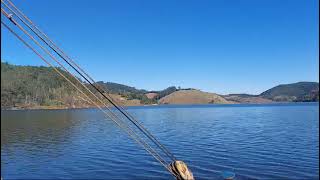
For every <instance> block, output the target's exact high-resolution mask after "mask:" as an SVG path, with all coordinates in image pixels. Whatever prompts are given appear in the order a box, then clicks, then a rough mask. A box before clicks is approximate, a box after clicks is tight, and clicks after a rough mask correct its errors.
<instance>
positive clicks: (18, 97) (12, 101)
mask: <svg viewBox="0 0 320 180" xmlns="http://www.w3.org/2000/svg"><path fill="white" fill-rule="evenodd" d="M58 69H59V68H58ZM59 71H60V72H62V73H63V74H64V75H65V76H66V77H68V78H69V79H72V78H71V76H70V75H69V74H68V73H67V72H65V71H62V70H61V69H59ZM74 82H76V81H75V80H74ZM97 84H98V85H99V87H101V88H103V89H104V90H105V91H106V92H108V93H110V94H111V95H112V97H113V98H114V99H115V100H118V101H120V103H121V104H123V105H142V104H156V103H157V101H158V100H159V99H160V98H162V97H164V96H166V95H168V94H170V93H172V92H174V91H176V90H177V89H176V88H175V87H169V88H167V89H165V90H162V91H153V92H154V93H156V94H157V97H155V98H148V97H147V96H146V94H147V93H148V91H147V90H143V89H136V88H134V87H130V86H126V85H122V84H117V83H112V82H106V83H104V82H102V81H99V82H97ZM88 106H90V103H88V102H87V101H85V100H84V96H83V95H81V94H80V93H79V92H78V91H76V89H75V88H74V87H72V85H70V84H69V83H68V82H67V81H66V80H65V79H63V78H62V77H61V76H60V75H58V74H57V73H56V71H55V70H54V69H53V68H50V67H44V66H40V67H39V66H18V65H11V64H8V63H4V62H1V108H2V109H7V108H13V107H16V108H74V107H88Z"/></svg>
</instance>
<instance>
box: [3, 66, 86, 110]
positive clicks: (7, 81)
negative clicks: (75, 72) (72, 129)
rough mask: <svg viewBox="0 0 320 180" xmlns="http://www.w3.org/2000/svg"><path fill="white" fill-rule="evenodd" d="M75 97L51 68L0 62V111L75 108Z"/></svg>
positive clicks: (77, 102) (78, 100)
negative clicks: (52, 107) (23, 108)
mask: <svg viewBox="0 0 320 180" xmlns="http://www.w3.org/2000/svg"><path fill="white" fill-rule="evenodd" d="M60 72H62V73H63V74H64V75H65V76H67V77H70V75H69V74H67V73H66V72H64V71H61V70H60ZM77 96H78V94H77V93H75V89H74V88H73V87H72V86H71V85H69V83H68V82H67V81H66V80H64V79H63V78H62V77H61V76H59V75H58V74H57V73H56V72H55V70H54V69H53V68H50V67H43V66H40V67H35V66H16V65H11V64H8V63H3V62H1V108H9V107H25V108H28V107H37V106H64V105H65V106H79V105H81V104H80V103H81V102H80V101H81V100H80V99H78V98H77Z"/></svg>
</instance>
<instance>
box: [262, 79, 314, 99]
mask: <svg viewBox="0 0 320 180" xmlns="http://www.w3.org/2000/svg"><path fill="white" fill-rule="evenodd" d="M259 96H260V97H263V98H267V99H271V100H273V101H289V102H301V101H303V102H308V101H319V83H317V82H297V83H292V84H281V85H278V86H276V87H273V88H271V89H269V90H267V91H265V92H263V93H261V94H260V95H259Z"/></svg>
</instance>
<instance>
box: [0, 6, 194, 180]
mask: <svg viewBox="0 0 320 180" xmlns="http://www.w3.org/2000/svg"><path fill="white" fill-rule="evenodd" d="M7 2H8V4H10V5H8V4H6V3H5V2H4V0H1V4H3V5H4V6H5V7H6V8H7V9H8V10H9V13H7V12H6V11H5V10H4V8H2V7H1V13H2V14H3V15H4V16H5V17H7V18H8V19H9V20H10V21H11V22H12V23H13V24H14V25H15V26H17V27H18V28H19V29H20V30H21V31H22V32H23V34H25V35H27V36H28V37H29V38H30V39H31V40H32V42H34V43H35V44H36V45H37V46H38V47H40V48H41V49H42V50H43V51H44V52H45V53H46V54H47V55H49V56H50V58H51V59H52V60H54V61H55V62H56V63H58V64H59V66H60V67H61V68H62V70H60V69H58V68H57V67H55V66H54V65H53V64H51V63H50V62H49V61H48V60H46V59H45V58H44V57H43V56H42V55H41V54H40V53H39V52H38V51H37V50H36V49H34V48H33V47H32V46H31V45H30V44H29V43H28V42H26V41H25V40H24V39H23V38H21V37H20V36H19V35H18V34H17V33H16V32H14V31H13V30H12V28H10V27H9V26H8V25H7V24H5V23H4V22H3V21H2V19H1V25H2V26H4V27H5V28H7V29H8V30H9V31H10V32H11V33H12V34H13V35H14V36H16V37H17V38H18V39H19V40H20V41H21V42H22V43H23V44H24V45H26V46H27V47H28V48H30V49H31V50H32V51H33V52H34V53H35V54H36V55H37V56H39V57H40V58H41V59H42V60H43V61H44V62H45V63H46V64H47V65H48V66H50V67H52V68H53V69H54V70H55V71H56V72H57V73H58V74H59V75H60V76H62V77H63V78H64V79H65V80H66V81H67V82H69V83H70V84H71V85H72V86H73V87H74V88H75V89H76V90H77V91H78V92H80V94H82V95H84V96H85V98H86V99H87V101H88V102H91V104H93V105H94V106H96V107H97V108H98V109H99V110H100V111H102V112H103V113H104V115H105V117H106V118H109V119H111V120H112V121H114V122H115V123H116V125H117V126H119V128H120V129H122V130H123V131H125V132H126V133H127V134H128V135H129V137H130V138H131V139H133V140H134V141H135V142H137V143H138V144H139V145H140V146H142V148H143V149H145V150H146V151H147V152H148V153H149V154H150V155H152V156H153V157H154V158H155V159H156V160H157V161H158V162H159V163H160V164H161V165H163V166H164V167H165V168H166V169H167V170H168V171H169V172H170V173H171V174H172V175H173V176H174V177H176V178H177V179H193V175H192V173H191V171H189V169H188V168H187V166H186V165H185V164H184V163H183V162H182V161H177V160H176V158H175V157H174V155H173V154H172V153H171V152H170V151H169V150H168V149H167V148H166V147H165V146H164V145H162V144H161V143H160V142H159V141H158V140H157V139H156V138H155V137H154V136H153V135H152V134H151V133H150V132H149V131H148V130H147V129H146V128H145V127H144V126H143V125H142V124H141V123H140V122H139V121H137V120H136V119H135V118H134V117H133V116H132V115H130V114H129V113H128V112H127V111H126V110H125V109H124V107H122V106H121V105H119V104H118V103H117V102H116V101H114V100H113V98H112V97H111V96H110V95H109V94H108V93H107V92H105V91H104V90H103V89H102V88H101V87H100V86H99V85H98V84H97V83H96V82H95V81H94V80H93V78H91V77H90V76H89V75H88V74H87V73H86V72H85V71H84V70H83V69H82V68H80V66H79V65H78V64H77V63H75V62H74V61H73V60H72V59H71V58H69V56H67V55H66V54H65V53H64V52H63V51H62V50H61V49H60V48H59V47H58V46H56V45H55V44H54V43H53V41H52V40H50V38H49V37H48V36H47V35H46V34H44V33H43V32H42V31H41V30H40V29H39V28H38V27H37V26H36V25H35V24H34V23H33V22H32V21H31V20H30V19H29V18H28V17H27V16H26V15H24V14H23V13H22V12H21V11H20V10H19V9H18V8H17V7H16V6H15V5H14V4H13V3H12V2H11V1H10V0H7ZM10 6H11V7H12V8H11V7H10ZM13 15H14V16H15V17H17V18H18V19H19V20H20V21H21V22H22V23H23V24H24V25H25V26H27V27H28V29H29V30H31V31H32V32H33V33H34V34H35V35H36V36H37V37H38V38H39V39H40V40H41V41H42V42H43V43H44V44H45V45H47V46H49V48H50V49H51V50H52V51H54V52H55V53H56V54H57V55H58V56H59V57H60V58H61V59H62V60H63V61H64V62H65V63H67V64H68V65H69V66H70V67H71V68H72V69H73V70H74V71H75V72H76V73H77V74H78V75H80V76H81V77H82V78H83V79H84V80H85V81H86V82H87V83H88V84H85V83H84V82H82V81H81V80H80V79H78V78H77V77H76V76H75V75H74V74H72V73H71V72H70V71H68V70H67V68H66V67H65V66H64V65H63V63H61V62H60V61H59V60H58V59H57V58H55V57H54V56H53V55H52V54H51V53H50V52H49V50H48V49H46V48H45V47H43V46H42V45H41V44H40V43H39V42H38V41H37V40H36V39H35V38H34V37H33V36H32V35H31V34H30V33H28V31H27V30H25V29H24V28H23V27H22V26H21V25H20V24H19V23H18V22H17V21H16V20H15V19H13ZM62 71H65V72H66V73H67V74H68V75H70V76H71V77H72V79H69V78H68V77H67V76H66V75H64V74H63V72H62ZM74 80H75V81H76V83H77V84H80V85H81V86H80V87H78V86H77V85H76V84H75V82H73V81H74ZM87 85H89V87H92V88H93V89H94V90H95V91H96V93H98V94H96V93H94V92H93V91H92V90H91V89H89V87H87ZM86 92H87V93H89V94H90V96H91V97H90V96H89V95H88V94H87V93H86ZM98 96H100V97H102V98H103V99H104V100H107V103H106V102H105V101H103V99H101V98H99V97H98ZM98 102H99V103H98ZM108 104H109V105H111V107H114V108H116V110H118V112H119V113H120V114H117V113H115V112H113V110H112V109H111V108H110V106H109V105H108ZM120 115H121V116H120ZM121 117H123V118H124V119H122V118H121ZM125 119H127V120H128V121H127V122H130V123H131V124H132V125H133V126H132V125H129V124H128V123H126V122H125ZM133 127H135V128H137V130H135V129H134V128H133ZM141 133H142V134H141ZM141 135H144V137H146V138H147V139H149V140H150V141H151V142H152V143H153V146H155V147H157V148H159V149H155V147H152V146H151V145H150V144H149V143H148V142H147V141H146V140H147V139H145V138H143V137H141ZM157 150H160V152H158V151H157ZM163 155H165V157H164V156H163ZM166 158H168V159H169V161H170V162H172V163H170V164H169V163H168V162H167V160H168V159H167V160H166Z"/></svg>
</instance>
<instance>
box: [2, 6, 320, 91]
mask: <svg viewBox="0 0 320 180" xmlns="http://www.w3.org/2000/svg"><path fill="white" fill-rule="evenodd" d="M13 2H14V3H15V4H16V5H17V6H18V7H19V8H20V9H21V10H22V11H23V12H24V13H25V14H26V15H28V16H29V17H30V18H31V19H32V20H33V21H34V22H35V23H36V24H37V25H38V27H40V29H42V30H43V31H44V32H45V33H47V34H48V35H49V36H50V37H51V39H53V40H54V41H55V42H56V43H57V44H58V45H59V46H60V47H61V48H62V49H64V50H65V51H66V52H67V53H68V54H69V55H70V56H71V57H73V58H74V60H75V61H76V62H78V63H79V64H80V65H81V66H82V67H83V68H84V69H85V70H87V71H88V72H89V74H91V75H92V76H93V77H94V78H95V79H96V80H102V81H110V82H117V83H123V84H126V85H130V86H134V87H137V88H144V89H147V90H160V89H164V88H166V87H168V86H171V85H175V86H181V87H185V88H187V87H194V88H199V89H201V90H204V91H209V92H216V93H220V94H228V93H251V94H258V93H261V92H263V91H264V90H266V89H268V88H271V87H273V86H275V85H278V84H283V83H294V82H298V81H317V82H319V77H318V74H319V53H318V48H319V42H318V40H319V35H318V34H319V28H318V26H319V23H318V21H319V19H318V14H319V9H318V7H319V5H318V1H316V0H208V1H207V0H200V1H189V0H187V1H184V0H183V1H182V0H180V1H176V0H174V1H172V0H112V1H111V0H95V1H94V0H90V1H88V0H82V1H80V0H78V1H71V0H69V1H65V0H54V1H40V0H28V1H17V0H15V1H13ZM1 33H2V35H1V36H2V38H1V59H2V60H3V61H7V62H9V63H13V64H21V65H44V64H43V63H42V62H41V60H40V59H39V58H38V57H37V56H35V55H34V54H33V53H32V52H31V51H30V50H29V49H27V48H25V47H24V46H23V45H22V44H21V43H20V42H19V41H18V40H16V39H15V37H14V36H12V35H11V34H9V33H8V31H7V30H6V29H3V28H1Z"/></svg>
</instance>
